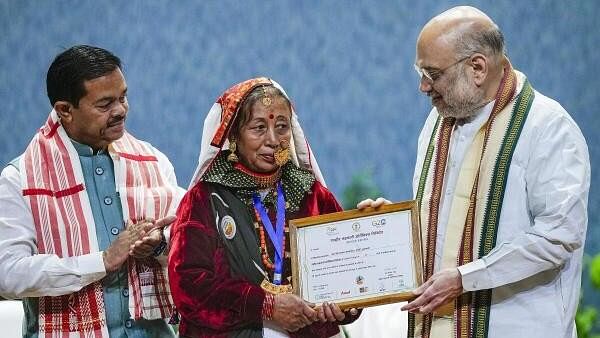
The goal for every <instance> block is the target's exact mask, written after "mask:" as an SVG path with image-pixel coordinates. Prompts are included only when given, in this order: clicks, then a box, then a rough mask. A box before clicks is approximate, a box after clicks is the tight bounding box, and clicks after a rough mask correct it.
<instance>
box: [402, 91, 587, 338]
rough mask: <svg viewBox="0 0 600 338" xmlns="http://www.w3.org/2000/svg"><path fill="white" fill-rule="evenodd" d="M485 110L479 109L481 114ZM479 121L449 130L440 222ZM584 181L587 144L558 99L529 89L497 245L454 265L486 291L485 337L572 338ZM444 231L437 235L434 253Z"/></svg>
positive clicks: (421, 148)
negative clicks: (489, 296) (489, 293)
mask: <svg viewBox="0 0 600 338" xmlns="http://www.w3.org/2000/svg"><path fill="white" fill-rule="evenodd" d="M488 110H489V107H485V108H483V111H482V112H481V113H482V115H486V114H487V115H489V111H488ZM437 116H438V114H437V111H436V109H435V108H434V109H433V110H432V111H431V113H430V114H429V117H428V119H427V122H426V123H425V126H424V128H423V130H422V131H421V135H420V137H419V145H418V153H417V162H416V168H415V175H414V178H413V189H414V192H415V193H416V189H417V186H418V183H419V182H418V181H419V177H420V174H421V166H422V164H423V160H424V157H425V152H426V150H427V146H428V143H429V137H430V135H431V131H432V129H433V127H434V124H435V121H436V119H437ZM481 124H482V121H481V119H479V118H475V119H473V120H471V121H466V122H465V123H464V124H462V125H457V127H456V129H455V130H454V132H453V135H452V139H451V148H450V154H449V164H450V165H448V166H447V168H446V175H445V177H446V179H447V182H446V183H447V184H444V190H443V194H444V195H443V198H442V202H441V203H442V205H440V210H441V214H440V225H441V226H442V227H443V226H444V224H445V223H446V222H447V216H446V217H443V215H444V210H446V209H448V206H447V205H444V204H445V203H450V201H451V200H452V199H451V198H446V197H447V196H446V194H449V195H450V196H451V195H452V193H453V191H454V188H455V185H456V177H457V175H458V171H459V170H460V163H461V162H462V158H464V154H465V152H466V151H467V149H468V145H469V144H470V141H469V139H470V140H472V139H473V135H474V133H475V132H476V130H477V129H478V128H477V127H478V125H481ZM474 126H475V128H473V127H474ZM452 161H458V163H456V164H457V165H454V166H453V165H452V163H453V162H452ZM452 177H454V179H452ZM589 186H590V164H589V156H588V149H587V145H586V143H585V139H584V138H583V135H582V133H581V131H580V129H579V128H578V127H577V125H576V124H575V122H574V121H573V119H572V118H571V117H570V116H569V114H568V113H567V112H566V111H565V110H564V108H562V107H561V106H560V104H558V103H557V102H555V101H554V100H552V99H550V98H548V97H545V96H543V95H542V94H540V93H539V92H537V91H536V92H535V99H534V101H533V104H532V107H531V110H530V111H529V116H528V117H527V120H526V122H525V125H524V126H523V131H522V133H521V136H520V138H519V141H518V143H517V146H516V149H515V152H514V155H513V158H512V162H511V164H510V169H509V176H508V181H507V185H506V192H505V194H504V200H503V203H502V211H501V215H500V223H499V226H498V237H497V242H496V247H495V248H494V249H493V250H492V251H491V252H490V253H489V254H488V255H487V256H485V257H483V258H481V259H478V260H475V261H473V262H471V263H469V264H466V265H464V266H461V267H459V271H460V273H461V275H462V278H463V288H464V289H465V290H466V291H475V290H483V289H490V288H492V289H493V291H492V306H491V310H490V325H489V335H488V337H489V338H496V337H543V338H548V337H574V336H576V333H575V321H574V318H575V312H576V309H577V305H578V301H579V289H580V284H581V271H582V256H583V245H584V243H585V234H586V229H587V201H588V192H589ZM444 233H445V231H442V232H441V234H442V235H441V236H440V235H438V237H437V240H438V244H437V249H438V250H440V251H439V252H438V253H437V254H438V255H439V254H441V250H442V249H443V241H444V235H443V234H444ZM436 256H437V255H436Z"/></svg>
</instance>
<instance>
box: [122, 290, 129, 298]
mask: <svg viewBox="0 0 600 338" xmlns="http://www.w3.org/2000/svg"><path fill="white" fill-rule="evenodd" d="M122 293H123V297H129V289H123V291H122Z"/></svg>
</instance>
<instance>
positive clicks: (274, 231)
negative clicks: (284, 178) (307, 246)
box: [252, 181, 285, 285]
mask: <svg viewBox="0 0 600 338" xmlns="http://www.w3.org/2000/svg"><path fill="white" fill-rule="evenodd" d="M252 199H253V204H254V214H255V215H256V221H257V222H258V223H259V226H258V229H259V237H260V248H261V254H262V261H263V263H264V265H265V267H266V268H267V269H269V270H272V271H273V284H276V285H280V284H281V279H282V274H283V262H284V257H285V229H284V228H285V197H284V195H283V187H282V185H281V181H280V182H277V211H276V223H275V227H273V223H271V219H270V218H269V215H268V213H267V210H266V208H265V206H264V205H263V203H262V201H261V199H260V195H259V194H258V193H257V192H255V193H254V194H253V196H252ZM265 229H266V230H267V234H268V235H269V239H270V240H271V243H273V248H274V249H275V252H274V258H275V263H274V264H273V263H272V262H271V261H270V260H269V253H268V252H267V242H266V238H265V237H266V236H265V232H264V230H265Z"/></svg>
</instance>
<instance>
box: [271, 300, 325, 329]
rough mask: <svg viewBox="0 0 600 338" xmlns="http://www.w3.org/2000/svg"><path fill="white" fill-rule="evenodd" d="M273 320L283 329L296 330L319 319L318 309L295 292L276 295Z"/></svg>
mask: <svg viewBox="0 0 600 338" xmlns="http://www.w3.org/2000/svg"><path fill="white" fill-rule="evenodd" d="M272 320H273V321H274V322H276V323H277V324H279V325H280V326H281V327H283V329H285V330H286V331H290V332H295V331H298V330H300V329H301V328H303V327H305V326H308V325H310V324H312V323H314V322H316V321H317V320H318V315H317V311H315V310H313V309H312V308H311V307H310V306H309V304H308V303H306V302H305V301H303V300H302V299H300V298H299V297H298V296H296V295H293V294H280V295H276V296H275V305H274V306H273V317H272Z"/></svg>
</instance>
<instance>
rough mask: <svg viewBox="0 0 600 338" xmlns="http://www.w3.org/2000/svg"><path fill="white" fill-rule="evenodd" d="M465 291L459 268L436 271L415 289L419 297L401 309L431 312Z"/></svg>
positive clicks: (423, 312)
mask: <svg viewBox="0 0 600 338" xmlns="http://www.w3.org/2000/svg"><path fill="white" fill-rule="evenodd" d="M462 292H463V287H462V277H461V275H460V272H459V271H458V269H457V268H451V269H444V270H441V271H438V272H437V273H434V274H433V276H431V278H429V280H427V282H425V283H424V284H423V285H421V286H419V287H418V288H417V289H415V290H414V291H413V293H414V294H415V295H417V296H418V297H417V298H416V299H415V300H413V301H412V302H410V303H408V304H406V305H404V306H403V307H402V308H401V310H403V311H408V312H411V313H420V314H426V313H431V312H433V311H434V310H435V309H437V308H439V307H440V306H441V305H444V304H446V303H448V302H449V301H452V300H454V299H455V298H456V297H458V296H460V295H461V294H462Z"/></svg>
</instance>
